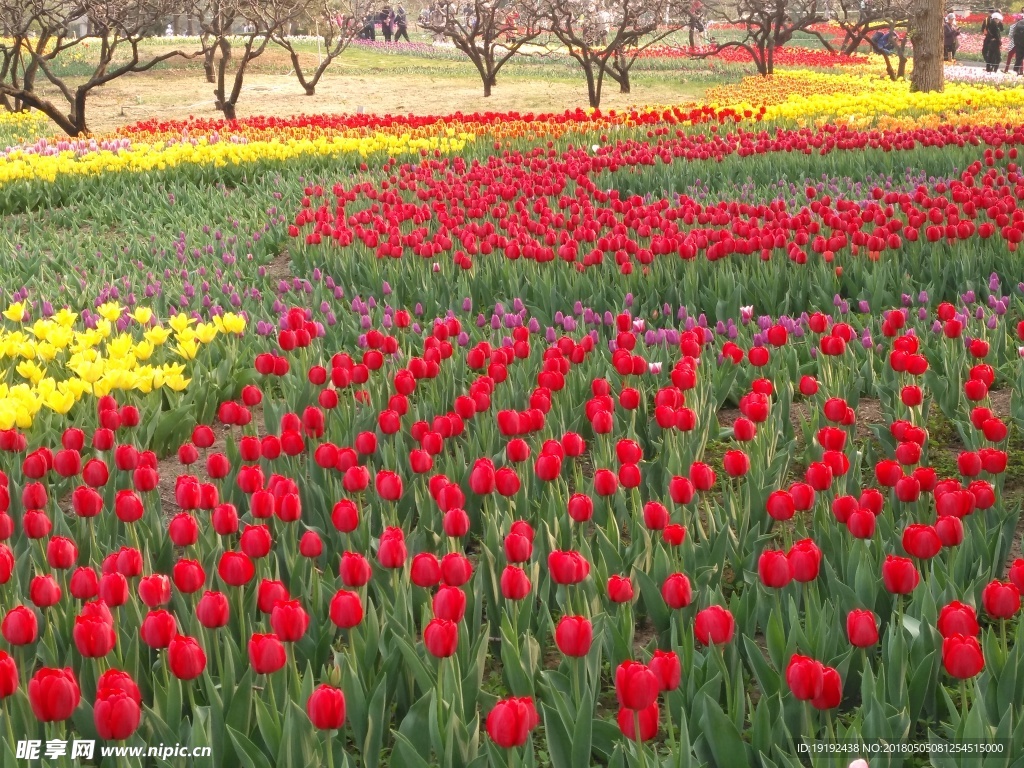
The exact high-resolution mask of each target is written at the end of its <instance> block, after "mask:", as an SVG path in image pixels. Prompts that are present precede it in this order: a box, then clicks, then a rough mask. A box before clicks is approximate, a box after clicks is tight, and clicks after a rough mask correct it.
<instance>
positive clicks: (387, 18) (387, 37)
mask: <svg viewBox="0 0 1024 768" xmlns="http://www.w3.org/2000/svg"><path fill="white" fill-rule="evenodd" d="M377 19H378V21H380V33H381V34H382V35H383V36H384V42H385V43H390V42H391V29H392V24H393V23H394V18H393V17H392V13H391V6H388V5H385V6H384V7H383V8H382V9H381V11H380V15H379V16H378V17H377Z"/></svg>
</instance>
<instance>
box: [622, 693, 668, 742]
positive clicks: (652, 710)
mask: <svg viewBox="0 0 1024 768" xmlns="http://www.w3.org/2000/svg"><path fill="white" fill-rule="evenodd" d="M660 720H661V713H660V712H659V710H658V702H657V701H655V702H653V703H652V704H651V705H650V706H648V707H645V708H644V709H641V710H640V711H639V712H638V711H636V710H633V709H628V708H626V707H620V708H619V713H618V715H617V716H616V721H617V722H618V724H619V730H621V731H622V735H623V736H625V737H626V738H627V739H629V740H630V741H637V740H638V739H637V734H636V725H637V722H638V721H639V724H640V738H639V741H650V740H651V739H653V738H654V737H655V736H657V735H658V725H659V722H660Z"/></svg>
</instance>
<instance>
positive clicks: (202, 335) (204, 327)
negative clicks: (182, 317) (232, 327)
mask: <svg viewBox="0 0 1024 768" xmlns="http://www.w3.org/2000/svg"><path fill="white" fill-rule="evenodd" d="M216 337H217V326H216V325H214V324H213V323H199V325H197V326H196V338H197V339H199V341H200V343H202V344H209V343H210V342H211V341H213V340H214V339H215V338H216Z"/></svg>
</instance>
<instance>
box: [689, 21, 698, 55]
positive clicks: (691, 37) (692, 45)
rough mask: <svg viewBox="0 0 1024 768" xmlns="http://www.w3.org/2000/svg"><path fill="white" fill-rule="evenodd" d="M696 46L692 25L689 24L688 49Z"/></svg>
mask: <svg viewBox="0 0 1024 768" xmlns="http://www.w3.org/2000/svg"><path fill="white" fill-rule="evenodd" d="M696 47H697V46H696V45H694V39H693V25H692V24H691V25H690V50H693V49H694V48H696Z"/></svg>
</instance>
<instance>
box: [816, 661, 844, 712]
mask: <svg viewBox="0 0 1024 768" xmlns="http://www.w3.org/2000/svg"><path fill="white" fill-rule="evenodd" d="M821 682H822V685H821V693H819V694H818V695H817V696H815V697H814V698H813V699H811V705H812V706H813V707H814V708H815V709H835V708H836V707H838V706H839V704H840V702H841V701H842V700H843V680H842V678H841V677H840V676H839V670H837V669H834V668H832V667H824V668H823V669H822V675H821Z"/></svg>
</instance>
